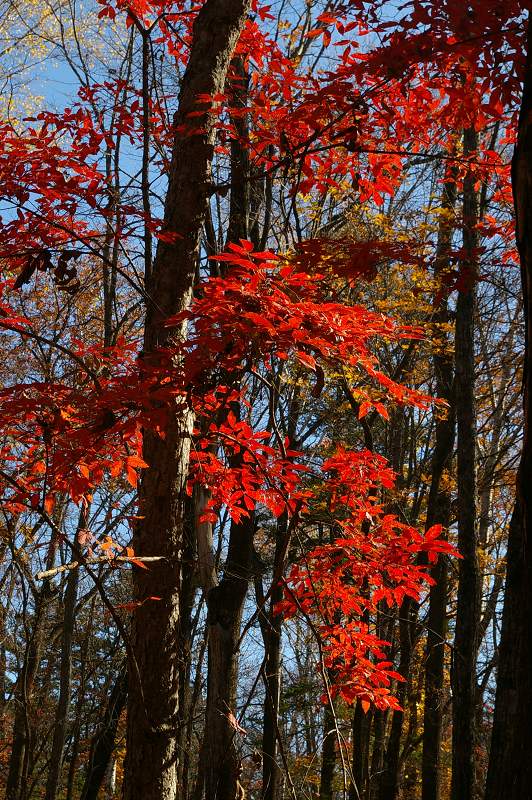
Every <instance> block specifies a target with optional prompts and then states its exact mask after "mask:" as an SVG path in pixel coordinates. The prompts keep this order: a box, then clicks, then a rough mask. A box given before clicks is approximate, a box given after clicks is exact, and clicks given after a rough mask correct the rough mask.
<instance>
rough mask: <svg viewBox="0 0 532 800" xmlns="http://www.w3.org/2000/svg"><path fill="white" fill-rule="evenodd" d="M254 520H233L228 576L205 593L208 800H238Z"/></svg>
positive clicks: (206, 778)
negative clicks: (242, 647)
mask: <svg viewBox="0 0 532 800" xmlns="http://www.w3.org/2000/svg"><path fill="white" fill-rule="evenodd" d="M253 532H254V523H253V520H251V519H247V520H244V521H243V522H238V523H237V522H233V523H232V524H231V532H230V536H229V549H228V553H227V562H226V565H225V570H224V575H223V578H222V580H221V582H220V583H219V585H218V586H215V587H214V588H213V589H211V591H210V592H209V594H208V596H207V605H208V609H209V611H208V617H207V623H208V625H209V652H208V681H207V711H206V719H205V742H204V748H203V759H204V765H205V797H206V800H235V798H236V797H237V796H238V795H237V788H238V784H237V781H238V778H239V759H238V752H237V748H236V742H237V731H236V729H235V718H236V707H235V705H236V682H237V665H238V647H237V645H238V640H239V638H240V624H241V619H242V611H243V609H244V600H245V598H246V593H247V589H248V582H249V580H250V578H251V576H252V574H253V563H252V554H253Z"/></svg>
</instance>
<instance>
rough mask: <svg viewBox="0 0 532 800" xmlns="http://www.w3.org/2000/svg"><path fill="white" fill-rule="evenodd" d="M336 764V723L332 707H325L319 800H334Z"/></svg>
mask: <svg viewBox="0 0 532 800" xmlns="http://www.w3.org/2000/svg"><path fill="white" fill-rule="evenodd" d="M335 766H336V724H335V720H334V714H333V712H332V710H331V707H330V706H329V704H328V703H327V705H326V706H325V708H324V709H323V744H322V746H321V770H320V793H319V800H333V792H334V789H333V781H334V769H335Z"/></svg>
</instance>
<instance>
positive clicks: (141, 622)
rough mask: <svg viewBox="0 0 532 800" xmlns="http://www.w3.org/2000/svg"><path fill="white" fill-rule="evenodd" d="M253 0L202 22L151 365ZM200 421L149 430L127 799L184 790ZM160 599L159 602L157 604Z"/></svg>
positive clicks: (198, 216)
mask: <svg viewBox="0 0 532 800" xmlns="http://www.w3.org/2000/svg"><path fill="white" fill-rule="evenodd" d="M248 8H249V0H207V2H205V4H204V5H203V6H202V8H201V10H200V11H199V13H198V16H197V18H196V20H195V22H194V27H193V36H192V46H191V52H190V57H189V62H188V65H187V68H186V71H185V75H184V78H183V83H182V87H181V93H180V98H179V107H178V111H177V114H176V117H175V131H176V134H175V140H174V147H173V153H172V164H171V168H170V176H169V184H168V191H167V196H166V202H165V219H164V228H165V231H166V232H168V233H171V234H176V238H175V241H174V242H172V243H170V242H163V241H160V242H159V246H158V248H157V254H156V258H155V262H154V265H153V273H152V277H151V280H150V282H149V285H148V286H147V289H148V291H149V295H150V303H149V305H148V308H147V313H146V326H145V352H144V358H146V359H153V358H154V356H153V353H154V351H156V350H157V348H159V347H165V346H169V345H171V343H172V341H175V340H176V339H179V337H181V336H183V330H181V329H175V328H174V329H172V328H168V327H165V326H164V322H165V320H166V319H167V318H168V317H170V316H172V315H174V314H176V313H177V312H179V311H181V310H182V309H184V308H185V307H186V306H187V305H188V303H189V301H190V298H191V293H192V286H193V281H194V275H195V270H196V265H197V260H198V251H199V240H200V234H201V230H202V226H203V223H204V220H205V215H206V210H207V203H208V197H209V193H210V176H211V163H212V158H213V152H214V142H215V122H216V119H217V115H216V113H215V112H214V111H213V110H212V106H211V105H208V106H207V108H205V103H202V106H201V108H202V109H205V110H204V113H203V114H202V115H201V116H199V117H198V116H194V117H192V118H191V117H190V114H191V113H193V112H197V109H198V105H197V97H198V95H207V96H213V95H216V94H219V93H221V92H223V91H224V86H225V79H226V75H227V70H228V67H229V63H230V60H231V57H232V54H233V50H234V47H235V45H236V42H237V40H238V37H239V34H240V31H241V29H242V27H243V25H244V21H245V17H246V14H247V11H248ZM191 432H192V418H191V414H190V413H187V412H186V411H182V410H181V409H178V408H176V409H175V413H174V415H173V418H171V419H170V420H169V423H168V426H167V431H166V437H165V439H160V438H159V437H158V436H156V435H155V434H153V433H150V432H146V435H145V440H144V459H145V460H146V461H147V463H148V464H149V467H148V468H147V469H146V471H145V473H144V476H143V480H142V483H141V489H140V514H141V515H142V517H143V519H142V521H140V522H139V524H138V526H137V527H136V529H135V531H134V535H133V547H134V550H135V552H136V553H138V554H139V555H157V556H164V557H165V560H164V561H161V562H156V564H155V565H153V566H152V567H151V568H150V569H149V570H145V569H138V568H134V569H133V595H134V600H135V601H136V602H137V603H139V605H138V607H137V610H136V612H135V613H134V615H133V620H132V632H131V646H132V655H133V658H130V664H129V696H128V724H127V755H126V763H125V774H124V798H125V800H136V798H138V797H142V798H143V800H173V798H175V796H176V792H177V760H178V757H179V754H178V751H177V736H176V722H177V720H178V713H179V708H178V705H179V703H178V697H179V684H180V671H181V669H182V664H181V658H180V653H179V651H178V646H177V642H178V641H179V634H180V610H181V606H180V602H181V597H180V595H181V571H182V555H183V525H184V487H185V482H186V478H187V473H188V461H189V450H190V437H191ZM153 597H158V598H160V599H159V600H153V599H150V598H153Z"/></svg>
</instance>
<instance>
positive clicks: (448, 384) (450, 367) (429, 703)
mask: <svg viewBox="0 0 532 800" xmlns="http://www.w3.org/2000/svg"><path fill="white" fill-rule="evenodd" d="M455 202H456V180H455V176H454V175H451V176H450V177H449V180H447V181H446V182H445V184H444V187H443V197H442V209H443V216H442V219H441V222H440V226H439V231H438V243H437V250H436V258H435V263H434V275H435V277H436V279H438V278H441V277H444V271H445V269H446V268H448V266H449V250H450V248H451V244H452V238H453V231H454V225H453V224H452V222H451V221H450V219H449V215H450V213H451V212H452V210H453V209H454V205H455ZM448 321H449V310H448V304H447V299H444V300H442V301H441V302H440V305H439V309H438V312H437V314H436V322H438V323H440V324H445V323H447V322H448ZM440 336H443V342H442V344H441V345H438V346H437V347H436V346H435V350H434V355H433V364H434V373H435V377H436V396H437V397H439V398H441V399H442V400H445V401H446V403H447V409H446V414H445V416H442V415H441V413H439V414H438V416H437V418H436V424H435V443H434V453H433V456H432V465H431V467H432V468H431V474H432V480H431V484H430V491H429V497H428V502H427V521H426V526H427V528H430V527H431V526H432V525H437V524H439V525H443V527H444V528H448V527H449V522H450V510H451V497H450V494H449V491H447V490H445V489H442V488H441V479H442V476H443V473H444V471H445V470H446V469H447V468H448V467H450V465H451V460H452V457H453V450H454V440H455V424H456V410H455V398H454V391H453V385H454V364H453V357H452V355H451V354H450V353H448V352H446V350H447V347H448V344H449V342H448V336H447V335H445V334H444V333H440ZM447 573H448V564H447V559H446V558H445V557H444V556H440V558H439V559H438V561H437V563H436V564H435V565H434V567H433V568H432V570H431V574H432V577H433V578H434V580H435V581H436V583H435V585H434V586H431V587H430V593H429V612H428V619H427V629H428V630H427V655H426V660H425V703H424V712H423V756H422V772H421V780H422V789H421V796H422V800H440V751H441V740H442V721H443V708H444V697H443V691H444V675H445V636H446V631H447Z"/></svg>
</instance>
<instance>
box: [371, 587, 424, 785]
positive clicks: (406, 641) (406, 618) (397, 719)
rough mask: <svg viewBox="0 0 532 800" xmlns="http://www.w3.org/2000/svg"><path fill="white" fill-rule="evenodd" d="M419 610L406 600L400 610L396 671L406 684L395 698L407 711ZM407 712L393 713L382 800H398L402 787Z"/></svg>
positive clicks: (398, 686) (382, 782)
mask: <svg viewBox="0 0 532 800" xmlns="http://www.w3.org/2000/svg"><path fill="white" fill-rule="evenodd" d="M417 611H418V606H417V603H415V602H414V601H413V600H412V599H411V598H406V599H405V600H403V602H402V603H401V607H400V609H399V638H400V643H401V656H400V659H399V666H398V668H397V671H398V673H399V674H400V675H402V676H403V677H404V678H405V680H404V682H402V683H398V684H397V689H396V692H395V693H396V696H397V700H398V701H399V705H400V706H401V707H402V708H405V703H406V700H407V698H408V679H409V672H410V664H411V662H412V654H413V650H414V645H415V639H416V635H417V630H416V629H417V625H416V619H417ZM403 722H404V711H394V712H393V714H392V724H391V728H390V736H389V738H388V746H387V748H386V755H385V757H384V769H383V772H382V776H381V780H380V786H379V800H396V798H397V797H398V795H399V789H400V787H401V759H400V756H401V736H402V733H403Z"/></svg>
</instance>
